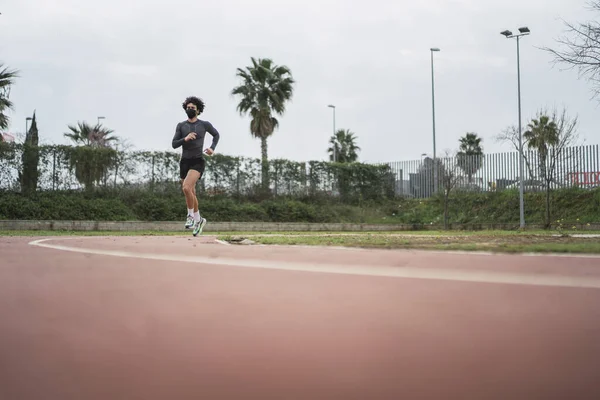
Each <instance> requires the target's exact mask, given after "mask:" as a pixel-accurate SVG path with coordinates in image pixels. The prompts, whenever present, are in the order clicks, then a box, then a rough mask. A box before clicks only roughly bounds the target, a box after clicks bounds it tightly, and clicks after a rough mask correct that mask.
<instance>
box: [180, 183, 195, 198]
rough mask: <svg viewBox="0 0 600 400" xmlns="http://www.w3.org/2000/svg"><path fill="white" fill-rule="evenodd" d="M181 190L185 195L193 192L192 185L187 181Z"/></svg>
mask: <svg viewBox="0 0 600 400" xmlns="http://www.w3.org/2000/svg"><path fill="white" fill-rule="evenodd" d="M182 190H183V193H185V194H186V195H192V194H194V186H193V185H191V184H189V183H184V184H183V188H182Z"/></svg>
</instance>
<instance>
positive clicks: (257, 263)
mask: <svg viewBox="0 0 600 400" xmlns="http://www.w3.org/2000/svg"><path fill="white" fill-rule="evenodd" d="M50 240H56V239H40V240H34V241H32V242H29V244H30V245H32V246H37V247H44V248H48V249H53V250H62V251H69V252H74V253H84V254H96V255H101V256H113V257H126V258H139V259H147V260H161V261H175V262H190V263H198V264H207V265H226V266H232V267H246V268H261V269H275V270H287V271H303V272H318V273H329V274H345V275H363V276H380V277H390V278H411V279H434V280H448V281H461V282H480V283H504V284H515V285H534V286H556V287H572V288H595V289H600V278H596V277H576V276H565V275H562V276H561V275H550V274H517V273H506V272H499V271H474V270H462V271H461V270H457V269H452V270H451V269H435V268H418V267H417V268H415V267H391V266H363V265H339V264H338V265H336V264H328V263H321V264H316V263H296V262H287V261H270V260H246V259H235V258H212V257H202V256H185V255H175V254H156V253H135V252H127V251H117V250H98V249H89V248H78V247H70V246H63V245H57V244H49V243H46V242H48V241H50Z"/></svg>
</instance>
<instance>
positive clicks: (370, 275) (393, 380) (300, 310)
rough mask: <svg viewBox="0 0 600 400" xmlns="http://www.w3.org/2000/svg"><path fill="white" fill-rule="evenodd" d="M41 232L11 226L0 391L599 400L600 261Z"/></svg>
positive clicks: (4, 270) (4, 241) (94, 395)
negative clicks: (21, 234)
mask: <svg viewBox="0 0 600 400" xmlns="http://www.w3.org/2000/svg"><path fill="white" fill-rule="evenodd" d="M36 239H38V238H6V237H5V238H0V255H1V256H0V316H1V318H0V399H3V400H4V399H6V400H24V399H27V400H29V399H36V400H37V399H44V400H50V399H57V400H69V399H77V400H83V399H85V400H96V399H98V400H100V399H102V400H107V399H110V400H117V399H127V400H133V399H143V400H154V399H177V400H184V399H194V400H197V399H262V400H264V399H277V400H280V399H326V400H334V399H343V400H351V399H360V400H365V399H369V400H372V399H463V400H464V399H478V400H480V399H486V400H487V399H503V400H505V399H511V400H512V399H527V400H533V399H598V398H600V379H599V378H600V368H599V367H600V258H577V257H549V256H544V257H526V256H514V255H495V256H491V255H474V254H470V255H465V254H450V253H427V252H417V251H388V250H385V251H378V250H373V251H367V250H338V249H316V248H291V247H276V248H273V247H260V246H257V247H254V246H250V247H246V246H225V245H222V244H215V243H211V241H212V239H211V238H210V237H202V238H197V239H194V238H190V237H187V236H186V237H143V238H125V237H119V238H91V237H88V238H81V239H72V238H53V239H51V240H49V241H45V242H38V243H37V244H39V245H50V246H56V245H58V246H65V247H67V248H66V249H65V248H47V247H40V246H39V245H31V244H29V243H30V242H31V241H33V240H36ZM86 249H87V250H86ZM72 250H79V251H80V252H74V251H72ZM111 251H119V252H125V254H123V253H118V254H116V255H115V254H113V255H109V252H111ZM149 253H152V254H154V255H156V254H162V255H163V256H164V257H163V258H164V259H162V260H161V259H151V258H149V257H154V256H151V255H149ZM184 256H187V257H189V258H186V259H185V260H184V259H183V257H184ZM140 257H146V258H140ZM194 257H195V258H194ZM200 257H202V258H200ZM155 258H156V257H155ZM177 258H180V260H179V261H177V260H176V259H177ZM182 260H184V261H182ZM211 260H212V261H211ZM236 264H237V265H236ZM257 266H258V267H261V266H265V267H267V268H256V267H257ZM311 267H312V268H320V269H319V271H325V272H315V271H309V270H307V269H308V268H311ZM280 268H288V269H280ZM349 270H352V271H353V273H354V274H345V272H346V271H349ZM374 274H379V276H374ZM520 280H524V282H525V283H526V284H519V281H520Z"/></svg>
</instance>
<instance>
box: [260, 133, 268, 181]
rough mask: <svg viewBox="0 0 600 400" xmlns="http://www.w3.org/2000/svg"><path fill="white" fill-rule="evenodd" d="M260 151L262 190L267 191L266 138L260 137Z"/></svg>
mask: <svg viewBox="0 0 600 400" xmlns="http://www.w3.org/2000/svg"><path fill="white" fill-rule="evenodd" d="M260 151H261V161H262V172H261V177H262V190H263V192H265V193H268V191H269V158H268V155H267V138H264V137H263V138H260Z"/></svg>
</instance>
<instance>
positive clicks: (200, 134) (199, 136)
mask: <svg viewBox="0 0 600 400" xmlns="http://www.w3.org/2000/svg"><path fill="white" fill-rule="evenodd" d="M190 132H195V133H196V139H192V140H189V141H187V142H186V141H185V140H184V139H185V137H186V136H187V135H188V134H189V133H190ZM206 132H208V133H209V134H211V135H212V137H213V140H212V144H211V146H210V148H211V149H213V150H214V149H215V148H216V147H217V143H219V137H220V135H219V132H218V131H217V130H216V129H215V128H214V127H213V126H212V124H211V123H210V122H208V121H202V120H196V122H189V121H188V120H185V121H182V122H179V123H178V124H177V127H176V128H175V136H173V144H172V145H173V148H174V149H176V148H178V147H180V146H182V147H183V151H182V154H181V158H201V157H203V156H204V153H203V151H204V149H203V147H204V136H206Z"/></svg>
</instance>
